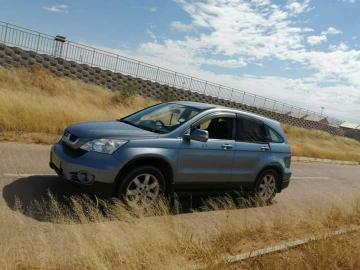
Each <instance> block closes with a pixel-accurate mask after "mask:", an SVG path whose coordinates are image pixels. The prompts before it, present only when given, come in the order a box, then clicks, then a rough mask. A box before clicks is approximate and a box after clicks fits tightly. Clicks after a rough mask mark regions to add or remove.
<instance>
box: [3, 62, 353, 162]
mask: <svg viewBox="0 0 360 270" xmlns="http://www.w3.org/2000/svg"><path fill="white" fill-rule="evenodd" d="M155 102H156V101H154V100H150V99H144V98H142V97H139V96H128V95H121V92H112V91H110V90H108V89H105V88H103V87H99V86H95V85H92V84H86V83H83V82H80V81H76V80H71V79H67V78H59V77H55V76H53V75H51V74H50V73H49V72H47V71H46V70H44V69H40V68H35V69H33V70H26V69H12V70H9V69H4V68H0V140H7V141H24V142H34V143H54V142H55V141H56V140H57V139H58V137H59V135H60V134H61V133H62V131H63V130H64V128H65V127H66V126H68V125H69V124H71V123H76V122H81V121H90V120H109V119H116V118H120V117H121V116H125V115H127V114H129V113H131V112H134V111H136V110H139V109H142V108H144V107H146V106H149V105H151V104H153V103H155ZM1 130H2V133H1ZM285 130H286V132H287V134H288V136H289V140H290V143H291V145H292V148H293V153H294V155H297V156H308V157H316V158H329V159H339V160H349V161H359V162H360V142H357V141H355V140H352V139H349V138H344V137H339V136H332V135H330V134H328V133H326V132H322V131H316V130H307V129H302V128H297V127H292V126H285Z"/></svg>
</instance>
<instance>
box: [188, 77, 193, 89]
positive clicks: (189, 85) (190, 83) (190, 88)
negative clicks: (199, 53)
mask: <svg viewBox="0 0 360 270" xmlns="http://www.w3.org/2000/svg"><path fill="white" fill-rule="evenodd" d="M192 79H193V78H192V77H190V84H189V91H191V84H192Z"/></svg>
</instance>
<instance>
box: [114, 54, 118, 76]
mask: <svg viewBox="0 0 360 270" xmlns="http://www.w3.org/2000/svg"><path fill="white" fill-rule="evenodd" d="M118 63H119V56H118V55H116V63H115V71H114V72H115V73H116V71H117V67H118Z"/></svg>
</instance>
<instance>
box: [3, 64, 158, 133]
mask: <svg viewBox="0 0 360 270" xmlns="http://www.w3.org/2000/svg"><path fill="white" fill-rule="evenodd" d="M128 99H131V100H128ZM153 103H154V101H153V100H149V99H148V100H145V99H144V98H141V97H138V96H132V97H125V96H123V95H121V94H120V92H112V91H110V90H108V89H105V88H102V87H99V86H95V85H92V84H86V83H83V82H80V81H76V80H70V79H66V78H58V77H55V76H53V75H51V74H49V73H48V72H47V71H46V70H44V69H40V68H35V69H33V70H32V71H29V70H26V69H18V70H9V69H4V68H0V129H2V130H4V131H8V132H27V133H50V134H61V133H62V131H63V129H64V128H65V127H66V126H68V125H69V124H71V123H75V122H81V121H89V120H108V119H117V118H120V117H121V116H125V115H127V114H129V113H131V112H133V111H135V110H138V109H140V108H143V107H146V106H149V105H150V104H153ZM128 104H131V105H128Z"/></svg>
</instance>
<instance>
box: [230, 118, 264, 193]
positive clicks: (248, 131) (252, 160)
mask: <svg viewBox="0 0 360 270" xmlns="http://www.w3.org/2000/svg"><path fill="white" fill-rule="evenodd" d="M236 126H237V129H236V143H235V156H234V162H233V164H234V167H233V178H232V182H233V185H234V186H244V187H252V186H253V184H254V182H255V178H256V176H257V174H258V173H259V171H260V170H261V169H262V167H263V166H264V164H266V161H267V160H268V158H269V155H270V154H271V147H270V145H269V143H268V139H267V133H266V129H265V125H264V123H263V122H262V121H260V120H258V119H255V118H252V117H248V116H243V115H237V125H236Z"/></svg>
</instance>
